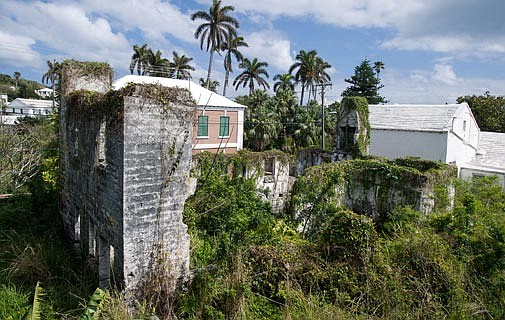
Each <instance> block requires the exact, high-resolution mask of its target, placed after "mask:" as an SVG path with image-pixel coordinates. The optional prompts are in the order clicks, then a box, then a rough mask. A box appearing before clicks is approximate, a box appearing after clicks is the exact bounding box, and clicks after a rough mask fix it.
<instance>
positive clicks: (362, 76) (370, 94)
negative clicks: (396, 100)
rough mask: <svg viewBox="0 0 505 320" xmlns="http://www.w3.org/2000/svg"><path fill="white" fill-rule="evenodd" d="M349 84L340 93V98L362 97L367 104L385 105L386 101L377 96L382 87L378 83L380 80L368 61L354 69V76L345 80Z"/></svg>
mask: <svg viewBox="0 0 505 320" xmlns="http://www.w3.org/2000/svg"><path fill="white" fill-rule="evenodd" d="M345 82H347V83H350V84H351V86H350V87H347V88H346V89H345V90H344V92H342V97H364V98H366V100H367V101H368V103H369V104H378V103H386V102H387V100H386V99H385V98H384V97H381V96H380V95H379V90H380V89H382V88H383V87H384V85H383V84H381V83H380V78H379V77H378V76H377V74H376V71H374V68H373V66H372V65H371V64H370V60H368V59H365V60H363V61H362V62H361V64H360V65H359V66H356V67H355V68H354V75H353V76H352V77H351V78H350V79H345Z"/></svg>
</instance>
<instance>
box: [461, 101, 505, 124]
mask: <svg viewBox="0 0 505 320" xmlns="http://www.w3.org/2000/svg"><path fill="white" fill-rule="evenodd" d="M457 102H458V103H462V102H466V103H468V105H469V106H470V109H472V113H473V116H474V117H475V120H476V121H477V124H478V125H479V128H480V129H481V130H482V131H492V132H505V97H503V96H493V95H491V94H490V93H489V92H486V93H485V94H484V95H481V96H476V95H473V96H464V97H459V98H458V99H457Z"/></svg>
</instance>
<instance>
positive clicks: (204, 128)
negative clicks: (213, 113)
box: [197, 116, 209, 138]
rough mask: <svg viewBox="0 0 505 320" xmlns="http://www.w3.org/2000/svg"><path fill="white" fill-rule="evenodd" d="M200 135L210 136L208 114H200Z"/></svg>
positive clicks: (198, 134)
mask: <svg viewBox="0 0 505 320" xmlns="http://www.w3.org/2000/svg"><path fill="white" fill-rule="evenodd" d="M197 136H198V137H202V138H203V137H208V136H209V117H208V116H198V133H197Z"/></svg>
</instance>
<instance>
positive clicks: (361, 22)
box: [198, 0, 422, 27]
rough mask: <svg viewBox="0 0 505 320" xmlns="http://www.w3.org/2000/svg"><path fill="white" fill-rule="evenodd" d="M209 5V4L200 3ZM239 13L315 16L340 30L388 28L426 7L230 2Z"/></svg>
mask: <svg viewBox="0 0 505 320" xmlns="http://www.w3.org/2000/svg"><path fill="white" fill-rule="evenodd" d="M198 2H200V3H204V4H209V1H206V0H198ZM226 4H229V5H233V6H234V7H235V9H236V10H237V11H239V12H242V13H246V14H247V15H250V14H252V13H261V14H263V15H265V16H269V17H270V18H272V19H276V18H278V17H281V16H288V17H301V16H311V17H314V18H315V19H316V20H317V21H319V22H322V23H327V24H331V25H335V26H339V27H371V26H374V27H386V26H391V25H394V24H395V22H396V21H397V20H398V19H400V18H401V17H402V16H404V15H406V14H409V13H410V12H413V11H415V10H416V9H418V8H419V7H421V6H422V1H420V0H414V1H404V0H382V1H376V0H356V1H348V0H334V1H327V0H291V1H289V3H286V1H284V0H228V1H227V2H226Z"/></svg>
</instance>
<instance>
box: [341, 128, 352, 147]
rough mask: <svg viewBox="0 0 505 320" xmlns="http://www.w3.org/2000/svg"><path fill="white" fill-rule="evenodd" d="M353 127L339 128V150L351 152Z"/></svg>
mask: <svg viewBox="0 0 505 320" xmlns="http://www.w3.org/2000/svg"><path fill="white" fill-rule="evenodd" d="M355 133H356V128H355V127H349V126H345V127H340V148H341V149H342V150H344V151H351V149H352V147H353V146H354V134H355Z"/></svg>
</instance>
